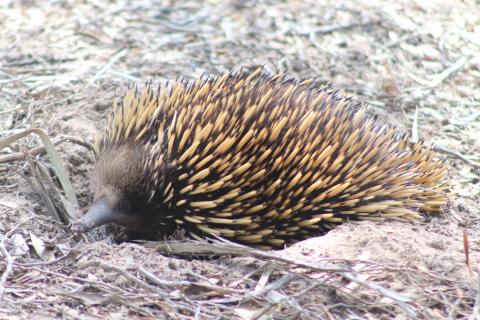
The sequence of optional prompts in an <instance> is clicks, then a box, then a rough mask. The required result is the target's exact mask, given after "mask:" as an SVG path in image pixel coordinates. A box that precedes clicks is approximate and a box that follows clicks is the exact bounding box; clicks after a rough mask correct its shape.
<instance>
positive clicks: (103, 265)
mask: <svg viewBox="0 0 480 320" xmlns="http://www.w3.org/2000/svg"><path fill="white" fill-rule="evenodd" d="M87 267H97V268H102V269H104V270H107V271H113V272H116V273H118V274H120V275H122V276H123V277H125V278H126V279H128V280H130V281H131V282H133V283H135V284H136V285H138V286H139V287H142V288H144V289H147V290H149V291H152V292H155V293H156V294H158V295H159V296H161V297H162V298H164V299H168V298H169V296H168V295H167V294H166V293H165V292H163V291H161V290H159V289H158V288H156V287H152V286H151V285H149V284H148V283H146V282H144V281H142V280H140V279H138V278H137V277H135V276H133V275H131V274H130V273H129V272H128V271H126V270H124V269H122V268H119V267H116V266H112V265H110V264H106V263H103V262H100V261H90V262H87V263H84V264H82V266H81V268H87Z"/></svg>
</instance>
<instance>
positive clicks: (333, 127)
mask: <svg viewBox="0 0 480 320" xmlns="http://www.w3.org/2000/svg"><path fill="white" fill-rule="evenodd" d="M95 151H96V165H95V168H94V171H93V176H92V187H93V192H94V204H93V206H92V207H91V209H90V210H89V211H88V213H87V214H86V215H85V216H84V217H82V218H81V219H79V220H78V221H77V222H75V223H74V226H73V227H74V230H76V231H86V230H89V229H91V228H93V227H95V226H98V225H102V224H105V223H110V222H114V223H117V224H121V225H124V226H126V227H127V228H128V229H131V230H137V231H155V232H158V233H159V234H163V235H168V234H171V233H173V232H174V231H175V230H176V229H177V228H181V229H183V230H185V231H187V232H188V233H189V234H190V235H191V236H193V237H195V238H199V237H203V236H208V235H210V236H211V235H215V236H221V237H224V238H227V239H230V240H232V241H236V242H239V243H244V244H252V245H255V246H258V247H263V248H270V247H279V246H283V245H284V244H287V243H292V242H294V241H298V240H301V239H305V238H306V237H309V236H313V235H318V234H322V233H324V232H326V231H328V230H329V229H332V228H333V227H335V226H336V225H338V224H340V223H342V222H344V221H346V220H377V219H382V218H384V217H401V218H406V219H420V218H421V215H420V214H419V212H422V211H423V212H439V211H440V210H441V207H442V206H443V205H444V204H445V203H446V200H447V199H446V197H445V195H444V193H443V191H444V186H443V185H444V184H443V183H442V181H441V180H442V177H443V176H444V173H445V165H444V163H443V162H441V161H436V160H434V159H433V158H434V153H433V151H431V150H430V149H427V148H426V147H424V146H423V145H422V144H421V143H411V142H410V141H409V139H408V135H407V134H405V133H399V132H397V131H396V130H395V129H393V128H391V127H389V126H386V125H383V124H380V123H379V121H378V120H377V119H376V118H375V117H372V116H370V115H368V114H367V113H366V111H365V108H364V107H363V106H361V105H359V104H358V103H355V102H353V101H352V100H351V99H349V98H345V97H342V96H340V95H339V94H338V93H337V92H335V91H332V90H331V89H329V88H328V87H320V88H319V87H317V86H315V85H313V81H312V80H307V81H302V82H299V81H296V80H293V79H290V78H288V77H287V76H286V75H284V74H282V75H271V74H268V73H266V72H264V71H263V70H261V69H259V70H257V71H255V72H253V73H245V72H237V73H235V72H226V73H224V74H223V75H220V76H218V77H203V78H202V79H199V80H197V81H186V80H179V81H176V82H174V83H170V84H166V85H164V86H162V87H159V88H158V90H156V91H155V90H154V89H153V88H152V85H146V86H145V88H144V89H143V91H141V92H138V91H137V89H136V88H131V89H129V90H128V91H127V93H126V94H125V96H124V97H123V102H122V103H121V106H120V107H118V106H116V107H115V112H114V115H113V117H112V118H111V119H110V121H109V122H108V125H107V126H106V127H105V128H104V129H102V130H101V132H100V134H99V136H98V137H97V138H96V140H95Z"/></svg>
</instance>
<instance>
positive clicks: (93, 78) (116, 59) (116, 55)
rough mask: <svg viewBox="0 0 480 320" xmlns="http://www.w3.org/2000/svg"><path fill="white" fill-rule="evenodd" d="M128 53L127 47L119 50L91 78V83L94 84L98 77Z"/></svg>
mask: <svg viewBox="0 0 480 320" xmlns="http://www.w3.org/2000/svg"><path fill="white" fill-rule="evenodd" d="M126 54H127V51H126V50H125V48H122V49H121V50H120V51H119V52H117V53H116V54H115V55H114V56H113V57H112V58H111V59H110V60H109V61H108V62H107V64H105V65H104V66H103V68H101V69H100V70H99V71H98V72H97V73H96V74H95V75H94V76H93V77H92V79H90V81H89V83H90V84H94V83H95V81H97V79H98V78H99V77H100V76H101V75H102V74H104V73H105V72H106V71H107V70H108V69H110V68H111V67H112V65H113V64H114V63H115V62H117V61H118V60H119V59H120V58H122V57H123V56H125V55H126Z"/></svg>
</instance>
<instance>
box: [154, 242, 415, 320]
mask: <svg viewBox="0 0 480 320" xmlns="http://www.w3.org/2000/svg"><path fill="white" fill-rule="evenodd" d="M147 243H148V242H147ZM151 243H156V246H155V248H156V249H157V250H159V251H161V252H164V253H170V254H172V253H173V254H181V253H183V254H185V253H187V254H192V253H196V254H198V253H210V254H212V253H213V254H224V255H239V256H250V257H255V258H262V259H267V260H271V261H276V262H281V263H284V264H287V265H294V266H297V267H303V268H307V269H311V270H314V271H320V272H333V273H336V274H338V275H340V276H341V277H343V278H345V279H348V280H350V281H353V282H356V283H358V284H360V285H362V286H364V287H366V288H369V289H372V290H375V291H377V292H379V293H380V294H382V295H383V296H385V297H387V298H390V299H391V300H393V301H395V302H396V303H397V304H398V306H399V307H400V308H401V309H403V310H404V311H405V312H406V313H408V314H409V315H411V316H415V315H416V312H415V311H414V310H413V309H412V307H410V306H409V305H408V304H407V303H408V302H411V299H410V298H408V297H405V296H403V295H400V294H398V293H397V292H395V291H393V290H390V289H387V288H384V287H382V286H380V285H378V284H375V283H370V282H367V281H365V280H362V279H360V278H359V277H358V276H356V275H354V274H353V273H351V272H350V271H349V270H346V269H341V268H335V267H331V266H325V265H321V264H319V263H315V262H310V261H305V260H299V259H297V260H293V259H289V258H286V257H283V256H280V255H276V254H273V253H268V252H264V251H260V250H257V249H254V248H250V247H247V246H243V245H240V244H237V243H233V242H229V241H228V240H225V239H223V242H220V241H213V243H212V244H210V243H203V242H195V241H189V242H164V243H162V242H150V244H151Z"/></svg>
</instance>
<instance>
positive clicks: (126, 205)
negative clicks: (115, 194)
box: [118, 200, 132, 212]
mask: <svg viewBox="0 0 480 320" xmlns="http://www.w3.org/2000/svg"><path fill="white" fill-rule="evenodd" d="M131 207H132V206H131V205H130V202H129V201H127V200H122V201H120V202H119V204H118V209H120V211H123V212H128V211H130V209H131Z"/></svg>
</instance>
